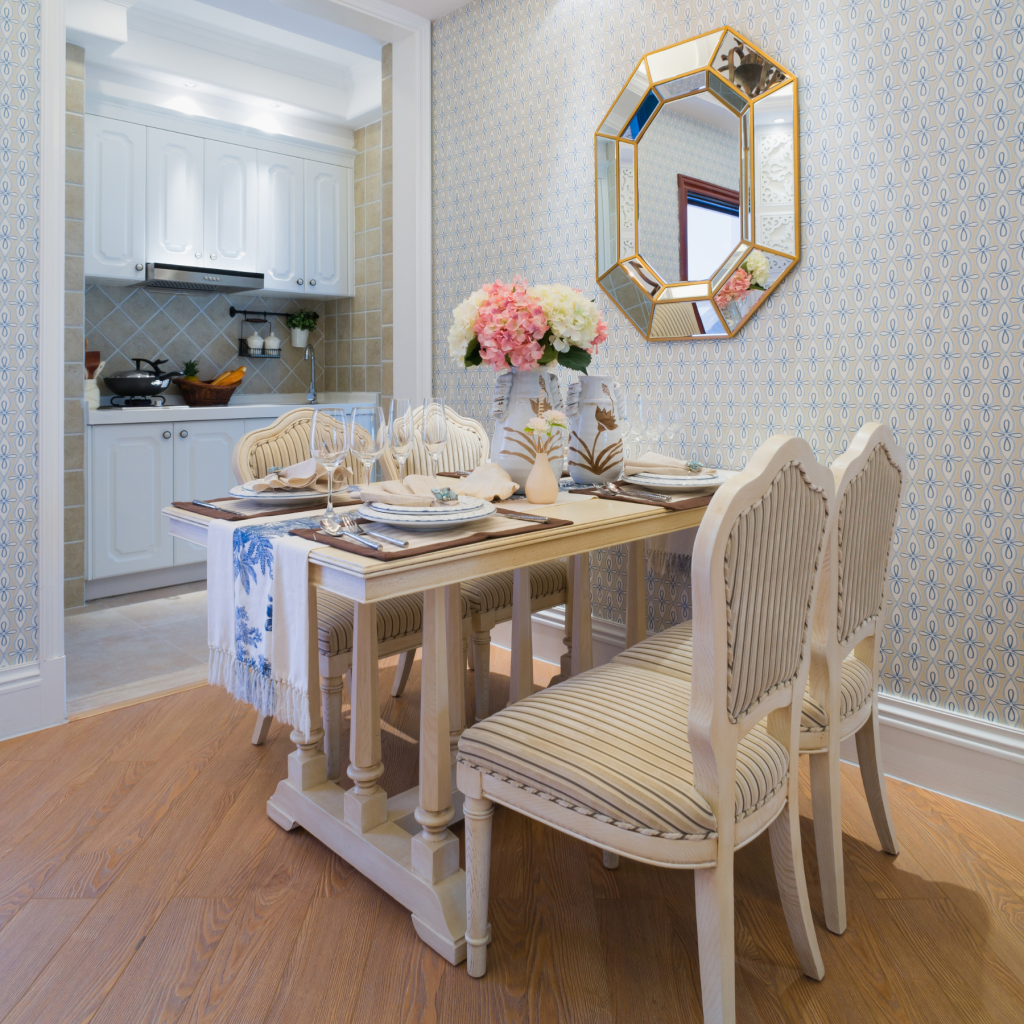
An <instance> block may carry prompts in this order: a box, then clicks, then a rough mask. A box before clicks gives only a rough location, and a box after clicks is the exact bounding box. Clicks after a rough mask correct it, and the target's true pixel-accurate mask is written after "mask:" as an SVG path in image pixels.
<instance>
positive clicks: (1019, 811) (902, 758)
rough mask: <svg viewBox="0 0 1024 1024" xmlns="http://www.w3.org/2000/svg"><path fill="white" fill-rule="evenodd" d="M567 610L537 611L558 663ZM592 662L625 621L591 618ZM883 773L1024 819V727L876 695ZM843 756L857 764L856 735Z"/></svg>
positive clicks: (538, 628) (613, 645) (540, 646)
mask: <svg viewBox="0 0 1024 1024" xmlns="http://www.w3.org/2000/svg"><path fill="white" fill-rule="evenodd" d="M563 614H564V609H562V608H550V609H548V610H547V611H543V612H538V613H537V614H536V615H534V616H533V656H534V657H535V658H536V659H537V660H538V661H545V662H550V663H551V664H555V665H557V664H558V663H559V658H560V657H561V654H562V652H563V651H564V650H565V648H564V646H563V644H562V636H563V630H564V625H563V623H564V618H563ZM593 623H594V625H593V636H594V664H595V665H603V664H605V663H606V662H608V661H610V660H611V659H612V658H613V657H615V655H616V654H618V653H619V652H620V651H621V650H622V649H623V648H624V647H625V642H626V627H625V626H624V625H623V624H621V623H618V622H608V621H606V620H605V619H596V618H595V619H594V620H593ZM511 634H512V630H511V623H508V622H505V623H502V624H501V625H500V626H498V627H496V628H495V629H494V631H493V632H492V634H491V640H492V642H493V643H494V644H495V645H496V646H498V647H504V648H506V649H508V648H509V647H510V646H511ZM879 715H880V721H881V728H882V750H883V756H884V758H885V773H886V775H891V776H892V777H893V778H894V779H901V780H902V781H904V782H909V783H911V785H914V786H920V787H921V788H922V789H928V790H931V791H932V792H934V793H941V794H943V795H944V796H950V797H953V799H955V800H961V801H963V802H964V803H968V804H973V805H974V806H976V807H984V808H986V809H988V810H991V811H997V812H998V813H999V814H1005V815H1007V816H1009V817H1011V818H1019V819H1021V820H1024V786H1021V784H1020V780H1021V779H1022V778H1024V729H1012V728H1009V727H1007V726H1005V725H997V724H995V723H993V722H986V721H984V720H982V719H980V718H968V717H967V716H966V715H957V714H954V713H953V712H950V711H944V710H942V709H941V708H934V707H929V706H927V705H923V704H917V703H914V702H912V701H908V700H902V699H900V698H899V697H892V696H890V695H888V694H881V695H880V697H879ZM842 758H843V760H844V761H848V762H849V763H850V764H856V763H857V747H856V744H855V742H854V740H853V739H852V737H851V738H850V739H849V740H847V741H846V742H844V743H843V745H842Z"/></svg>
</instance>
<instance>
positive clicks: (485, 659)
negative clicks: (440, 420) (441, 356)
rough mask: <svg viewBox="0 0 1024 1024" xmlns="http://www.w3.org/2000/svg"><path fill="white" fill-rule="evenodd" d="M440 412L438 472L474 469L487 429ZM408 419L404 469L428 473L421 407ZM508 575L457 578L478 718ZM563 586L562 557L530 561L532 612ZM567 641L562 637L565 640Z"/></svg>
mask: <svg viewBox="0 0 1024 1024" xmlns="http://www.w3.org/2000/svg"><path fill="white" fill-rule="evenodd" d="M445 412H446V414H447V420H448V443H447V444H446V445H445V447H444V449H443V450H442V452H441V457H440V460H439V461H440V466H441V470H442V472H446V473H451V472H459V471H467V470H473V469H476V467H477V466H479V465H480V464H481V463H483V462H486V461H487V453H488V450H489V448H490V443H491V442H490V438H489V437H488V436H487V431H486V430H485V429H484V427H483V424H482V423H479V422H478V421H477V420H474V419H470V417H468V416H460V415H459V414H458V413H456V412H453V411H452V410H451V409H449V408H447V407H446V408H445ZM413 422H414V426H415V428H416V431H415V433H416V440H415V443H414V445H413V448H412V451H411V452H410V453H409V458H408V460H407V462H406V464H405V468H404V473H403V475H404V476H408V475H409V474H410V473H422V474H426V475H429V474H431V473H432V472H433V470H432V467H431V464H430V457H429V456H428V455H427V452H426V449H425V448H424V447H423V441H422V439H421V438H420V428H421V426H422V423H423V409H422V407H420V408H417V409H414V410H413ZM381 470H382V472H383V474H384V476H385V477H386V478H387V479H389V480H397V479H398V476H399V473H398V463H397V462H396V460H395V459H394V457H393V456H392V454H391V452H390V451H387V452H386V453H385V455H384V457H382V459H381ZM513 579H514V575H513V573H511V572H498V573H494V574H493V575H491V576H480V577H478V578H477V579H471V580H464V581H463V583H462V595H463V597H464V598H465V599H466V600H467V601H468V602H469V614H470V623H471V632H470V642H471V645H472V646H471V648H470V658H471V661H472V666H473V681H474V685H475V691H476V692H475V698H476V718H477V721H479V720H481V719H483V718H486V717H487V715H488V714H489V713H490V689H491V630H492V629H494V627H495V626H496V625H498V623H501V622H508V621H509V620H510V619H511V618H512V586H513ZM567 588H568V583H567V577H566V569H565V563H564V562H559V561H552V562H542V563H541V564H539V565H531V566H530V613H531V615H532V614H534V613H535V612H539V611H543V610H544V609H546V608H555V607H557V606H558V605H560V604H564V603H565V601H566V593H567ZM568 643H569V642H568V641H566V646H568ZM414 657H415V652H410V653H407V654H404V655H402V656H401V657H400V659H399V668H398V672H397V673H396V674H395V685H394V687H393V688H392V691H391V695H392V696H393V697H399V696H401V694H402V691H403V689H404V688H405V683H406V680H407V679H408V674H409V669H410V668H411V667H412V661H413V658H414ZM557 678H560V677H557Z"/></svg>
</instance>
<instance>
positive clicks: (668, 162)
mask: <svg viewBox="0 0 1024 1024" xmlns="http://www.w3.org/2000/svg"><path fill="white" fill-rule="evenodd" d="M680 102H686V101H685V100H683V101H677V102H676V103H675V104H673V105H672V106H669V107H663V108H662V109H661V110H660V111H659V112H658V114H657V116H656V117H655V118H654V121H653V122H652V123H651V125H650V127H649V128H648V129H647V131H645V132H644V134H643V137H642V138H641V139H640V144H639V146H638V147H637V149H638V151H639V152H638V154H637V169H638V178H637V180H638V182H639V188H638V190H637V191H638V194H639V196H640V209H639V221H640V254H641V255H642V256H643V257H644V259H646V260H647V261H648V262H649V263H650V264H651V266H652V267H653V268H654V269H655V270H656V271H657V272H658V273H659V274H661V275H663V276H665V279H666V280H672V281H678V280H679V183H678V178H677V175H680V174H685V175H688V176H689V177H691V178H700V179H701V181H710V182H712V183H713V184H715V185H722V186H723V187H724V188H731V189H738V188H739V187H740V136H739V119H738V118H737V120H736V125H737V128H736V132H735V133H734V134H732V135H730V134H729V133H728V132H725V131H722V130H721V129H719V128H715V127H713V126H712V125H710V124H705V123H703V122H701V121H695V120H694V119H693V118H691V117H686V116H685V114H682V113H680V112H679V110H678V109H674V108H677V107H678V106H679V103H680ZM667 275H671V276H667Z"/></svg>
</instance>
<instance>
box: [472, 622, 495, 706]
mask: <svg viewBox="0 0 1024 1024" xmlns="http://www.w3.org/2000/svg"><path fill="white" fill-rule="evenodd" d="M473 680H474V683H475V685H476V720H477V721H478V722H482V721H483V720H484V719H485V718H486V717H487V716H488V715H489V714H490V713H491V631H490V630H489V629H481V630H474V631H473Z"/></svg>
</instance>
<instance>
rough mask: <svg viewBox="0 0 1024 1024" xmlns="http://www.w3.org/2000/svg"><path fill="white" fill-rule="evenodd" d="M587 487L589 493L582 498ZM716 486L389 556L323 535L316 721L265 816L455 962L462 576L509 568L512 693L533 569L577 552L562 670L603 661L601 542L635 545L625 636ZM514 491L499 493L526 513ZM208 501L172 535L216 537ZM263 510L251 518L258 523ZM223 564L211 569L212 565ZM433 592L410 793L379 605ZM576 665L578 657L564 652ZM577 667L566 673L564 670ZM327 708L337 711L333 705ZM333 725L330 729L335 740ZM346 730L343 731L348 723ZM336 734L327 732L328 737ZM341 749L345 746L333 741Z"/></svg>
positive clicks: (315, 562)
mask: <svg viewBox="0 0 1024 1024" xmlns="http://www.w3.org/2000/svg"><path fill="white" fill-rule="evenodd" d="M573 497H580V498H582V495H580V496H575V495H574V496H573ZM709 501H710V497H709V496H708V495H707V494H704V496H703V497H699V496H696V495H695V496H693V497H690V498H688V499H686V500H684V501H680V502H678V503H677V505H681V506H686V507H681V508H680V507H675V508H669V507H664V506H658V505H655V504H640V503H636V502H631V501H622V500H610V499H605V498H602V497H597V496H593V495H591V496H588V499H587V500H564V499H563V502H560V503H558V504H556V505H554V506H550V507H549V508H545V509H540V510H537V509H535V508H531V509H530V511H531V512H537V511H540V512H541V513H542V514H543V515H547V516H552V517H554V516H557V517H558V519H559V520H560V521H561V525H558V526H556V527H554V528H550V529H539V530H536V531H535V532H526V533H517V534H514V535H511V536H508V535H506V536H495V537H489V538H485V539H481V540H479V541H476V542H474V543H470V544H465V545H463V546H459V547H449V548H441V549H437V550H429V551H425V552H423V553H416V554H412V555H410V556H409V557H401V558H395V559H393V560H385V561H382V560H379V559H378V558H374V557H368V556H364V555H360V554H356V553H354V552H350V551H345V550H339V549H338V548H336V547H331V546H328V545H326V544H325V545H324V546H323V547H316V548H313V549H312V550H310V552H309V584H308V588H309V606H308V619H309V623H308V634H309V652H310V657H309V665H310V670H309V684H308V701H309V717H310V722H311V729H310V731H309V733H308V734H303V733H301V732H299V731H296V732H294V733H293V734H292V737H293V739H294V740H295V742H296V749H295V750H294V751H292V753H290V754H289V756H288V774H287V777H286V778H284V779H282V780H281V781H280V783H279V784H278V786H277V789H276V790H275V792H274V794H273V796H271V797H270V799H269V800H268V802H267V814H268V815H269V817H270V818H271V819H272V820H273V821H275V822H276V823H277V824H278V825H280V826H281V827H282V828H284V829H293V828H295V827H296V826H300V825H301V826H302V827H303V828H304V829H306V831H307V832H309V833H311V834H312V835H314V836H316V838H317V839H319V840H320V841H321V842H322V843H324V844H325V845H326V846H328V847H330V849H331V850H333V851H334V852H335V853H337V854H338V855H339V856H340V857H342V858H343V859H344V860H345V861H347V862H348V863H349V864H350V865H351V866H352V867H354V868H355V869H356V870H358V871H360V872H361V873H362V874H363V875H365V876H366V877H367V878H369V879H370V880H371V881H373V882H374V883H375V884H376V885H378V886H379V887H380V888H381V889H383V890H384V891H386V892H387V893H389V894H390V895H391V896H392V897H393V898H394V899H396V900H397V901H398V902H399V903H401V904H402V905H403V906H404V907H405V908H406V909H407V910H409V911H410V912H411V914H412V924H413V926H414V927H415V929H416V932H417V934H418V935H419V936H420V938H421V939H423V941H424V942H426V943H427V944H428V945H429V946H430V947H431V948H433V949H434V950H436V951H437V952H438V953H439V954H440V955H441V956H443V957H444V958H445V959H446V960H448V961H449V962H450V963H452V964H458V963H460V962H461V961H463V960H464V959H465V957H466V939H465V933H466V874H465V871H464V870H463V869H462V868H460V867H459V840H458V837H457V836H456V835H455V834H453V833H452V831H451V830H450V826H451V825H452V824H453V823H454V822H456V821H459V820H461V819H462V799H461V794H460V793H458V791H457V789H456V788H455V786H454V768H455V757H456V753H457V748H458V741H459V736H460V734H461V733H462V731H463V730H464V729H465V726H466V722H465V699H464V691H463V686H464V671H465V665H464V658H465V655H464V653H463V646H462V614H461V600H460V583H461V581H463V580H468V579H472V578H475V577H479V576H485V575H489V574H492V573H499V572H504V571H508V570H511V571H512V572H513V597H514V600H513V615H512V624H511V625H512V644H511V673H510V676H511V678H510V688H509V702H510V703H512V702H514V701H517V700H521V699H523V698H524V697H527V696H529V694H530V693H532V692H533V690H534V681H533V647H532V639H531V617H530V616H531V609H530V575H529V574H530V566H531V565H536V564H538V563H541V562H547V561H551V560H553V559H565V560H566V565H567V576H568V584H569V585H568V587H567V592H568V594H569V597H568V599H567V607H566V645H567V647H568V648H569V651H568V652H567V655H566V658H565V659H563V665H564V667H563V675H565V674H568V675H577V674H579V673H580V672H584V671H586V670H587V669H589V668H592V667H593V652H592V642H591V602H590V559H589V555H590V552H592V551H595V550H598V549H601V548H607V547H612V546H616V545H626V547H627V551H628V556H627V575H626V588H625V589H626V595H625V597H626V646H627V647H629V646H632V645H633V644H635V643H638V642H639V641H640V640H642V639H644V637H645V635H646V626H645V623H646V585H645V578H644V541H645V539H647V538H650V537H656V536H659V535H663V534H667V533H673V532H675V531H678V530H686V529H690V528H693V527H696V526H698V525H699V524H700V522H701V520H702V518H703V516H704V514H705V511H706V508H707V503H708V502H709ZM517 504H520V503H517V502H515V501H511V502H507V503H499V508H501V507H504V508H507V509H510V510H514V509H515V508H516V506H517ZM202 512H203V510H202V509H196V510H195V511H192V510H190V509H187V508H181V507H173V506H169V507H167V508H165V509H164V510H163V513H164V515H165V517H166V518H167V520H168V522H169V528H170V532H171V534H172V535H173V536H175V537H179V538H181V539H182V540H186V541H189V542H191V543H193V544H199V545H203V544H205V542H206V536H207V529H208V527H209V523H210V519H209V518H207V517H206V516H205V515H203V514H202ZM261 521H262V520H260V519H255V520H252V522H253V523H260V522H261ZM211 571H212V570H211ZM318 591H331V592H333V593H335V594H339V595H342V596H343V597H346V598H348V599H350V600H351V601H352V602H353V604H354V623H353V640H354V645H353V653H352V659H353V660H352V671H351V680H350V686H349V689H350V694H349V698H350V709H351V710H350V727H349V761H350V766H349V769H348V777H349V778H350V779H351V780H352V785H351V787H350V788H348V789H344V788H342V786H341V785H339V784H338V783H337V782H334V781H330V780H328V777H327V758H328V753H329V751H326V750H323V749H321V747H322V746H323V744H324V742H325V730H324V719H323V712H322V708H323V707H330V702H326V701H322V695H321V690H320V680H319V676H318V674H317V666H318V635H317V598H316V594H317V592H318ZM420 592H421V593H422V594H423V644H422V675H421V696H420V701H421V703H420V733H419V782H418V785H417V786H414V787H412V788H411V789H408V790H406V791H405V792H402V793H395V794H391V795H389V794H387V793H386V792H385V791H384V790H383V788H382V787H381V785H380V779H381V776H382V774H383V772H384V765H383V763H382V760H381V726H380V699H379V694H378V689H377V673H376V671H375V666H376V662H377V631H376V610H375V603H376V602H378V601H382V600H385V599H387V598H392V597H399V596H402V595H406V594H413V593H420ZM566 662H568V663H566ZM566 670H567V671H566ZM328 713H333V712H330V711H328ZM334 731H335V730H331V729H328V730H327V733H326V735H327V737H328V738H329V737H330V735H331V734H332V732H334ZM336 733H337V735H341V731H340V729H338V730H336ZM328 742H329V739H328ZM335 754H337V752H335Z"/></svg>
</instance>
